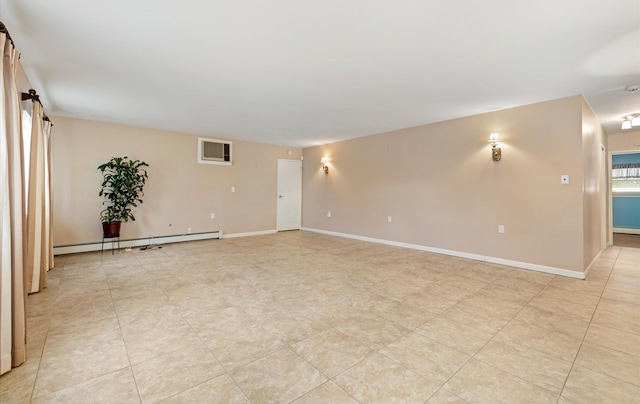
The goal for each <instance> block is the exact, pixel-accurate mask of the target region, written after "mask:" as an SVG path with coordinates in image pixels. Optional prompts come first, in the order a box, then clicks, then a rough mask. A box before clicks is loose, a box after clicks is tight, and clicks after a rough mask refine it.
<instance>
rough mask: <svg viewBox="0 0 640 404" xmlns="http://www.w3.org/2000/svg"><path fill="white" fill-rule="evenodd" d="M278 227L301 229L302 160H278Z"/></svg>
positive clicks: (281, 229)
mask: <svg viewBox="0 0 640 404" xmlns="http://www.w3.org/2000/svg"><path fill="white" fill-rule="evenodd" d="M277 188H278V195H277V196H276V198H277V200H278V202H277V205H278V212H277V215H278V217H277V219H276V222H277V223H276V229H277V230H278V231H283V230H300V226H301V221H302V161H300V160H281V159H279V160H278V187H277Z"/></svg>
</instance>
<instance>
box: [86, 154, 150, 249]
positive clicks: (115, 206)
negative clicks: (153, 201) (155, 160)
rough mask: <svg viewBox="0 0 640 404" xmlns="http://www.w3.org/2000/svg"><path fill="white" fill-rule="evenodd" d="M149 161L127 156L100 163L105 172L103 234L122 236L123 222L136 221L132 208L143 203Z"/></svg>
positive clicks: (103, 184)
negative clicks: (121, 227)
mask: <svg viewBox="0 0 640 404" xmlns="http://www.w3.org/2000/svg"><path fill="white" fill-rule="evenodd" d="M144 167H149V165H148V164H147V163H145V162H144V161H140V160H130V159H129V158H128V157H126V156H125V157H113V158H112V159H111V160H109V161H108V162H106V163H104V164H101V165H99V166H98V170H100V172H101V173H102V189H101V190H100V193H99V194H98V195H99V196H102V197H104V201H103V202H102V204H103V205H106V208H105V209H104V210H103V211H102V212H100V220H101V221H102V231H103V234H104V237H105V238H106V237H118V236H120V225H121V223H122V222H123V221H124V222H128V221H129V219H131V221H134V220H136V218H135V216H133V213H131V208H132V207H136V206H138V203H142V196H143V195H144V193H143V192H142V189H143V187H144V184H145V183H146V182H147V178H148V175H147V171H146V170H145V169H144Z"/></svg>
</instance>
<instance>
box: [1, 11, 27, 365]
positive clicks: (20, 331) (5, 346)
mask: <svg viewBox="0 0 640 404" xmlns="http://www.w3.org/2000/svg"><path fill="white" fill-rule="evenodd" d="M0 51H2V61H1V62H0V75H1V76H2V77H1V78H0V244H1V245H2V249H1V250H0V254H1V255H0V262H1V263H2V269H1V271H2V272H1V273H0V374H3V373H5V372H8V371H9V370H11V368H12V367H15V366H19V365H21V364H22V363H23V362H24V361H25V344H26V331H27V330H26V324H27V323H26V310H25V304H26V282H25V278H24V271H23V269H24V268H23V263H24V253H25V251H26V250H25V249H24V248H23V247H24V243H25V239H24V237H25V232H24V231H23V227H24V223H25V212H24V204H23V192H24V191H23V185H24V169H23V167H24V164H23V157H22V156H23V155H22V133H21V122H20V114H21V107H20V94H19V93H18V88H17V84H16V76H17V68H18V59H19V57H20V54H19V53H18V52H17V51H16V50H15V49H14V47H13V43H12V41H11V39H10V37H9V36H8V34H7V32H6V29H5V27H4V24H2V23H1V22H0Z"/></svg>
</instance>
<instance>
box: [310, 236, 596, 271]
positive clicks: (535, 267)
mask: <svg viewBox="0 0 640 404" xmlns="http://www.w3.org/2000/svg"><path fill="white" fill-rule="evenodd" d="M301 230H302V231H309V232H313V233H320V234H326V235H329V236H336V237H344V238H350V239H355V240H361V241H369V242H372V243H378V244H386V245H391V246H395V247H403V248H410V249H412V250H420V251H426V252H432V253H436V254H443V255H450V256H453V257H460V258H468V259H471V260H476V261H484V262H489V263H493V264H500V265H508V266H512V267H516V268H522V269H528V270H532V271H538V272H545V273H548V274H553V275H561V276H566V277H569V278H575V279H586V276H587V272H579V271H572V270H570V269H563V268H555V267H548V266H545V265H538V264H531V263H528V262H520V261H512V260H506V259H502V258H495V257H488V256H485V255H479V254H470V253H465V252H461V251H454V250H446V249H442V248H434V247H427V246H423V245H419V244H409V243H402V242H398V241H391V240H384V239H379V238H373V237H365V236H358V235H354V234H347V233H339V232H335V231H329V230H322V229H315V228H311V227H303V228H302V229H301ZM598 256H599V255H598ZM596 258H597V257H596ZM594 261H595V260H594ZM591 265H593V263H592V264H591ZM591 265H589V268H588V270H590V268H591Z"/></svg>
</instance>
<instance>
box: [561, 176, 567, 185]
mask: <svg viewBox="0 0 640 404" xmlns="http://www.w3.org/2000/svg"><path fill="white" fill-rule="evenodd" d="M560 183H561V184H562V185H567V184H568V183H569V176H568V175H566V174H563V175H561V176H560Z"/></svg>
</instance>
